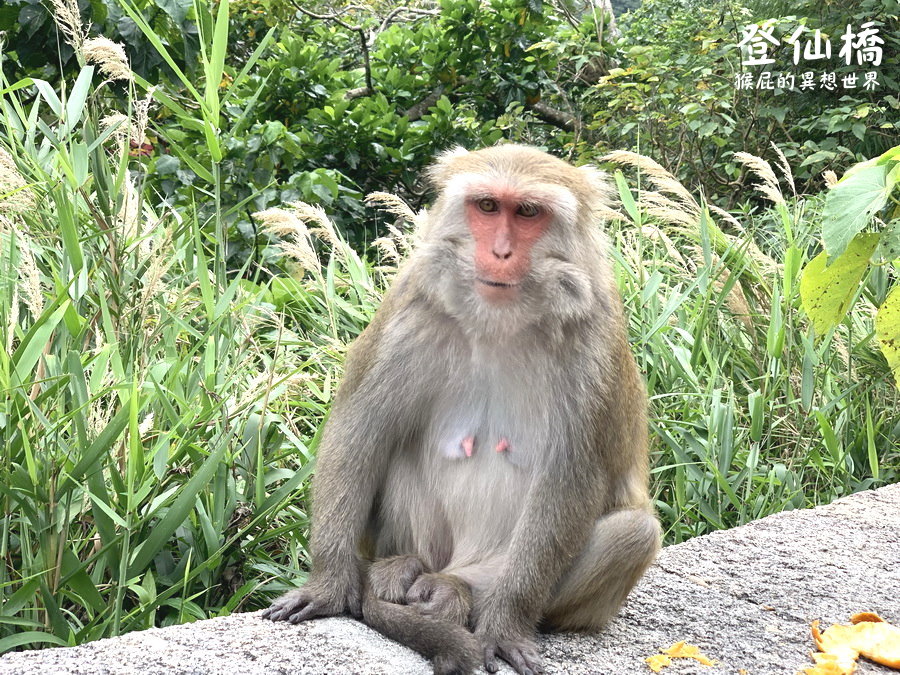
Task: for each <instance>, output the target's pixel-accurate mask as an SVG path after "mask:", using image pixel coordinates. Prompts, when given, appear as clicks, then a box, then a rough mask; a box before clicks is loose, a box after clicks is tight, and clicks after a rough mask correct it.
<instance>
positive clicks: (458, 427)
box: [379, 388, 545, 568]
mask: <svg viewBox="0 0 900 675" xmlns="http://www.w3.org/2000/svg"><path fill="white" fill-rule="evenodd" d="M524 406H525V404H524V403H523V401H522V400H521V397H517V396H516V395H515V394H514V393H512V394H509V395H506V396H501V397H498V396H496V392H495V391H494V390H492V389H488V388H484V389H482V390H470V391H468V392H466V393H462V394H461V395H459V396H448V397H446V398H445V399H444V400H443V401H441V402H440V403H439V405H437V406H436V408H435V411H434V414H433V415H432V417H431V418H430V420H428V423H427V424H426V425H425V428H424V429H423V433H422V434H421V435H420V436H419V438H418V439H417V442H416V443H415V446H414V447H410V448H405V449H404V451H403V452H400V453H399V454H398V456H397V457H396V458H395V460H394V461H395V463H396V464H395V467H394V469H395V470H393V471H392V472H391V473H390V476H391V478H390V479H389V482H388V484H387V485H386V486H385V493H384V495H383V498H382V499H383V502H382V503H383V510H382V514H383V516H385V517H384V518H383V519H382V521H381V522H382V523H383V525H384V530H383V533H382V534H383V536H382V537H381V540H382V546H380V547H379V548H380V549H381V551H382V555H384V554H390V553H409V552H414V553H419V554H421V555H424V556H426V557H427V558H429V559H430V560H431V561H432V564H434V565H435V566H436V567H437V568H441V567H444V566H446V565H449V564H451V563H452V564H459V563H460V562H461V561H465V560H467V559H469V558H477V557H478V555H483V554H484V553H485V552H486V551H491V550H493V551H497V552H500V551H502V550H503V549H504V548H505V547H506V546H507V545H508V543H509V540H510V537H511V536H512V532H513V530H514V529H515V526H516V523H517V522H518V519H519V517H520V515H521V512H522V504H523V502H524V499H525V497H526V495H527V494H528V490H529V487H530V484H531V480H532V476H533V475H534V472H535V470H536V466H537V465H538V464H539V461H540V450H541V448H540V445H541V444H542V442H543V441H544V440H545V439H544V433H543V432H542V431H541V429H540V428H539V426H540V414H539V413H535V414H531V415H525V414H524V413H523V407H524Z"/></svg>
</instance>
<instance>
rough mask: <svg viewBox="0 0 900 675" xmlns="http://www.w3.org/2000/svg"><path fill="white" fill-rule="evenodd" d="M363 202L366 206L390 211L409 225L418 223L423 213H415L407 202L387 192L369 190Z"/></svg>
mask: <svg viewBox="0 0 900 675" xmlns="http://www.w3.org/2000/svg"><path fill="white" fill-rule="evenodd" d="M365 202H366V205H367V206H373V207H375V208H379V209H381V210H383V211H387V212H388V213H392V214H394V215H395V216H397V217H398V218H400V219H401V220H404V221H406V222H407V223H409V224H410V225H419V222H420V220H421V219H422V216H423V215H424V214H423V213H418V214H417V213H415V212H414V211H413V210H412V208H410V206H409V204H407V203H406V202H405V201H403V200H402V199H401V198H400V197H398V196H397V195H392V194H390V193H388V192H371V193H369V194H368V195H366V199H365Z"/></svg>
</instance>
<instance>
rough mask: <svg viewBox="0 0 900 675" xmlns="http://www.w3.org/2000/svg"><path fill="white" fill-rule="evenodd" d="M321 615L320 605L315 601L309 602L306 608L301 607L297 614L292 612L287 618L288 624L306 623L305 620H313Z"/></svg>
mask: <svg viewBox="0 0 900 675" xmlns="http://www.w3.org/2000/svg"><path fill="white" fill-rule="evenodd" d="M322 614H323V608H322V605H320V604H319V603H317V602H315V601H311V602H310V603H309V604H307V605H306V607H303V608H302V609H300V610H299V611H297V612H294V613H293V614H291V615H290V616H289V617H288V622H289V623H300V622H301V621H306V620H307V619H314V618H315V617H317V616H320V615H322Z"/></svg>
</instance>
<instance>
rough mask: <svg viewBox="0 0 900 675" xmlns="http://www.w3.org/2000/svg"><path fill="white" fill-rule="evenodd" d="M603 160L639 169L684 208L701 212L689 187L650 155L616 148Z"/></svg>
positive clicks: (652, 183) (654, 185)
mask: <svg viewBox="0 0 900 675" xmlns="http://www.w3.org/2000/svg"><path fill="white" fill-rule="evenodd" d="M601 160H603V161H606V162H614V163H616V164H622V165H625V166H633V167H635V168H636V169H639V170H640V171H641V172H643V175H644V176H645V177H646V178H647V180H648V181H649V182H650V184H651V185H653V187H655V188H656V189H657V190H658V191H660V192H663V193H666V194H669V195H672V196H673V197H675V199H676V201H677V202H679V203H680V204H681V206H682V210H685V211H689V212H697V213H699V211H700V207H699V205H698V204H697V202H696V200H695V199H694V198H693V196H692V195H691V193H690V192H688V189H687V188H686V187H684V186H683V185H682V184H681V183H679V182H678V179H677V178H675V176H673V175H672V174H671V173H669V172H668V171H666V169H665V168H663V166H662V165H661V164H660V163H659V162H657V161H655V160H653V159H651V158H650V157H647V156H645V155H639V154H638V153H636V152H629V151H627V150H616V151H614V152H610V153H609V154H607V155H604V156H603V157H601Z"/></svg>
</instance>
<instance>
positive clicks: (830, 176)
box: [822, 169, 838, 190]
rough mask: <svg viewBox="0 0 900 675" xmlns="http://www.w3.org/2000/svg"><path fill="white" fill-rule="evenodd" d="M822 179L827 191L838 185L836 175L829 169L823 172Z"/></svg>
mask: <svg viewBox="0 0 900 675" xmlns="http://www.w3.org/2000/svg"><path fill="white" fill-rule="evenodd" d="M822 178H824V179H825V187H827V188H828V189H829V190H830V189H831V188H833V187H834V186H835V185H837V184H838V177H837V174H836V173H835V172H834V171H832V170H831V169H829V170H828V171H823V172H822Z"/></svg>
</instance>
